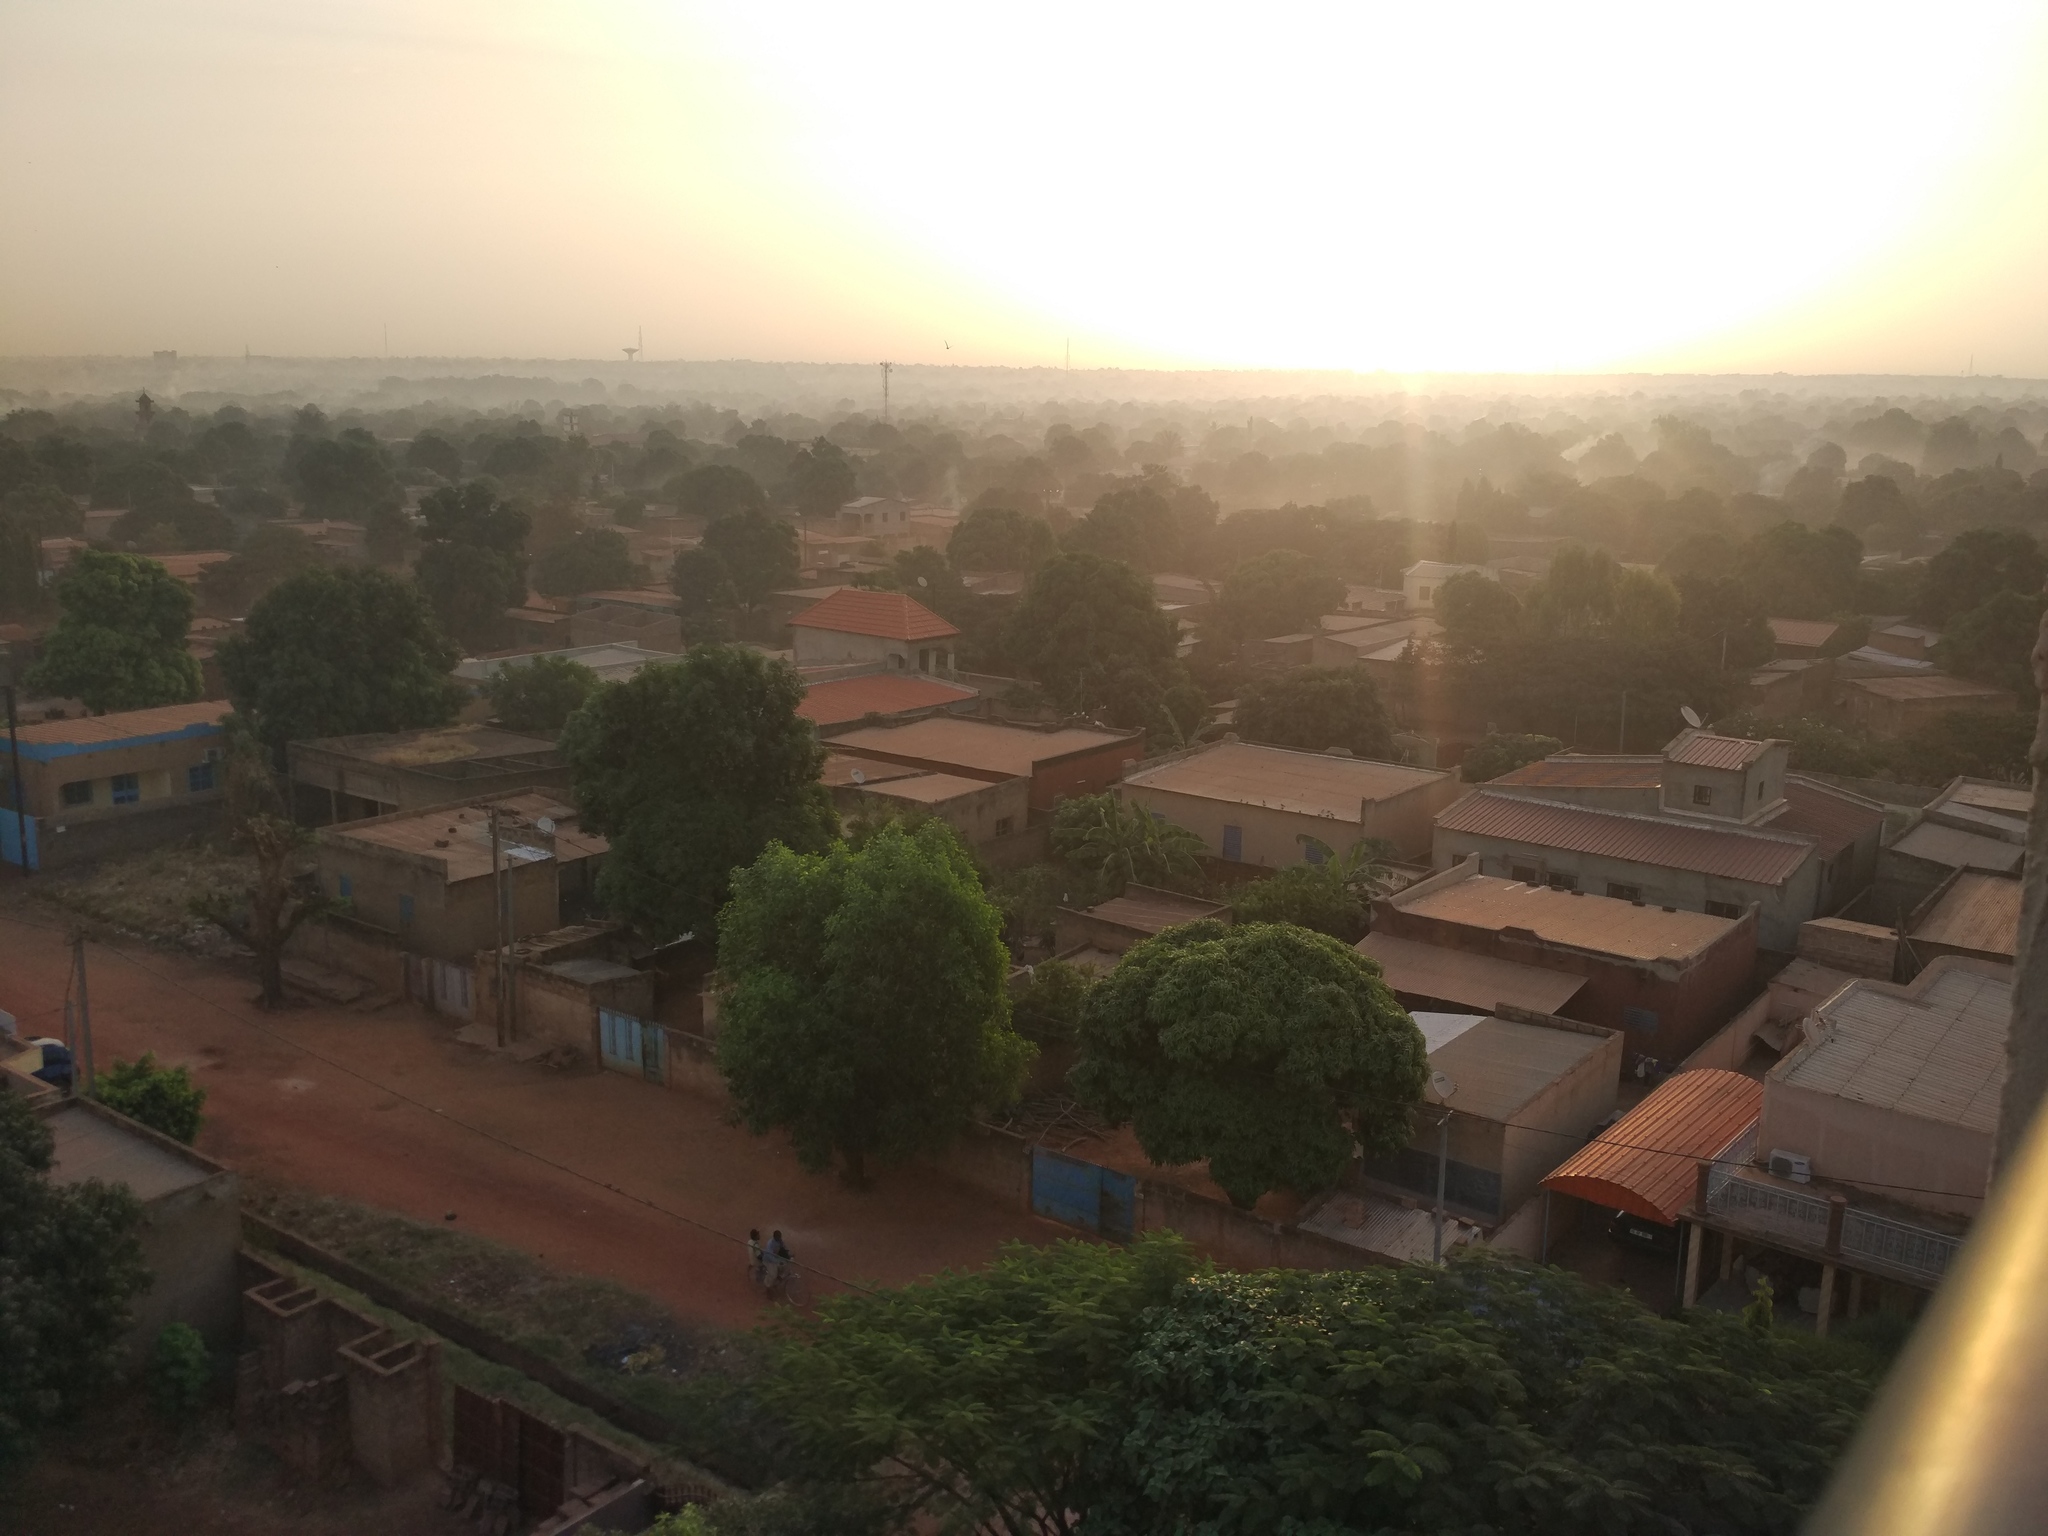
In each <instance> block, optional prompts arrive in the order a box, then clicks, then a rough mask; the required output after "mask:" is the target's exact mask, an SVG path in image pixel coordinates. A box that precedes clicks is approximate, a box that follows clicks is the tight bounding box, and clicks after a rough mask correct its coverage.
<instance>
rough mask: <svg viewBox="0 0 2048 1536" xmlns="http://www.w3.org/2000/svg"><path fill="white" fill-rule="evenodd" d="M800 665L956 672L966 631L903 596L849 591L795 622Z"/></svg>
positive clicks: (791, 629)
mask: <svg viewBox="0 0 2048 1536" xmlns="http://www.w3.org/2000/svg"><path fill="white" fill-rule="evenodd" d="M789 632H790V634H791V636H792V637H794V638H793V644H794V646H795V651H796V664H797V665H798V666H799V667H833V666H848V665H863V664H864V665H869V666H879V667H886V668H889V669H891V670H894V671H899V672H922V673H927V674H930V673H938V674H941V675H944V674H948V673H951V672H952V670H953V643H954V641H956V640H957V639H959V637H960V631H959V630H958V629H956V628H955V627H954V626H953V625H951V624H948V623H947V622H946V621H945V620H944V619H942V618H940V617H939V616H938V615H937V614H936V613H933V612H932V611H931V609H929V608H927V607H925V605H924V604H923V603H920V602H919V601H917V599H916V598H914V597H911V596H909V595H908V594H907V593H903V592H875V591H866V590H863V589H861V588H858V587H843V588H841V589H840V590H839V591H837V592H834V593H833V594H832V595H831V596H830V597H828V598H826V599H824V601H822V602H819V603H814V604H812V605H811V606H810V607H809V608H806V609H804V610H803V611H802V612H801V613H798V614H795V615H794V616H792V617H791V619H790V621H789Z"/></svg>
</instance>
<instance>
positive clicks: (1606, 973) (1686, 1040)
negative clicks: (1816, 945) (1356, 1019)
mask: <svg viewBox="0 0 2048 1536" xmlns="http://www.w3.org/2000/svg"><path fill="white" fill-rule="evenodd" d="M1389 940H1401V941H1408V942H1412V943H1416V944H1424V945H1428V946H1429V947H1430V948H1432V949H1435V950H1438V951H1440V952H1442V953H1443V954H1444V955H1445V956H1446V957H1447V958H1448V957H1457V958H1460V959H1462V958H1464V957H1467V956H1470V957H1473V958H1474V959H1480V958H1483V959H1485V960H1487V961H1490V962H1509V963H1512V964H1514V965H1517V966H1521V967H1526V968H1528V969H1531V970H1534V971H1538V972H1542V973H1548V974H1552V975H1561V976H1564V977H1569V978H1572V979H1573V980H1574V981H1576V982H1577V983H1579V984H1578V985H1576V986H1574V987H1572V988H1571V989H1570V990H1569V991H1568V992H1567V993H1566V994H1565V995H1564V996H1563V997H1562V998H1560V999H1559V1000H1558V1002H1557V1004H1556V1006H1554V1007H1553V1008H1550V1009H1548V1010H1545V1011H1547V1012H1553V1013H1558V1014H1562V1015H1564V1016H1566V1017H1569V1018H1574V1019H1580V1020H1583V1021H1585V1022H1587V1023H1591V1024H1598V1025H1601V1026H1602V1027H1604V1028H1607V1029H1612V1030H1614V1031H1616V1032H1617V1033H1619V1034H1621V1035H1623V1036H1625V1037H1626V1040H1627V1054H1628V1059H1629V1062H1630V1063H1631V1064H1633V1063H1635V1062H1636V1061H1638V1060H1640V1059H1642V1058H1645V1057H1647V1058H1649V1059H1651V1060H1653V1061H1658V1062H1662V1063H1665V1064H1667V1065H1676V1064H1677V1063H1678V1062H1680V1061H1683V1060H1684V1059H1685V1058H1686V1057H1687V1056H1689V1055H1691V1054H1692V1052H1693V1050H1694V1049H1695V1048H1696V1047H1697V1046H1698V1045H1699V1044H1700V1043H1701V1042H1702V1041H1703V1040H1705V1039H1706V1038H1707V1037H1708V1036H1710V1035H1712V1034H1713V1033H1714V1031H1715V1030H1717V1029H1719V1028H1720V1027H1721V1026H1722V1025H1723V1024H1725V1023H1727V1022H1728V1020H1729V1019H1730V1018H1732V1017H1733V1016H1734V1014H1735V1013H1736V1011H1737V1010H1738V1009H1740V1008H1741V1007H1742V1005H1743V1004H1744V1003H1746V1002H1748V1001H1749V999H1750V998H1751V997H1752V996H1753V995H1754V994H1755V992H1756V990H1757V988H1756V985H1755V981H1754V973H1755V969H1756V951H1757V924H1756V917H1755V914H1754V912H1753V911H1749V910H1745V911H1744V912H1743V913H1742V915H1741V916H1739V917H1734V918H1727V917H1710V916H1708V915H1706V914H1704V913H1700V912H1688V911H1679V910H1674V909H1666V908H1664V907H1661V906H1651V905H1645V904H1642V903H1640V902H1637V901H1633V900H1629V899H1624V898H1617V897H1611V896H1603V895H1589V894H1585V893H1581V892H1573V891H1567V890H1558V889H1555V888H1553V887H1549V886H1545V885H1541V884H1532V883H1528V882H1524V881H1519V880H1513V879H1500V878H1497V877H1494V876H1490V875H1484V874H1481V873H1480V872H1479V862H1478V860H1476V859H1466V860H1464V861H1463V862H1461V863H1459V864H1458V865H1456V866H1454V867H1453V868H1451V869H1449V870H1446V871H1444V872H1443V873H1441V874H1437V875H1433V876H1431V877H1430V878H1429V879H1427V880H1424V881H1422V882H1420V883H1419V884H1416V885H1412V886H1410V887H1409V888H1408V889H1406V890H1404V891H1399V892H1397V893H1395V894H1394V895H1392V896H1388V897H1384V898H1382V899H1381V900H1379V901H1378V902H1375V903H1374V906H1373V931H1372V934H1371V935H1370V936H1368V937H1367V938H1366V939H1365V940H1364V941H1363V942H1362V943H1361V944H1360V945H1359V950H1360V953H1362V954H1367V955H1376V953H1377V951H1376V949H1375V948H1374V947H1372V946H1383V945H1385V944H1386V943H1387V942H1388V941H1389ZM1390 953H1392V952H1390ZM1396 958H1399V956H1398V954H1396ZM1501 1000H1502V1001H1509V1000H1511V999H1507V998H1503V999H1501ZM1489 1006H1490V1005H1489Z"/></svg>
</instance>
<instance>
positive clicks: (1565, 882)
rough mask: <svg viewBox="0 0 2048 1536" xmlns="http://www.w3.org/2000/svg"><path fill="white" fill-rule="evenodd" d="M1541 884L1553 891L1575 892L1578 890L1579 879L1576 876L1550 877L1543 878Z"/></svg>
mask: <svg viewBox="0 0 2048 1536" xmlns="http://www.w3.org/2000/svg"><path fill="white" fill-rule="evenodd" d="M1543 883H1544V884H1545V885H1547V886H1549V887H1550V888H1551V889H1552V890H1553V891H1576V890H1577V889H1578V888H1579V877H1578V876H1577V875H1550V876H1548V877H1546V878H1545V880H1544V882H1543Z"/></svg>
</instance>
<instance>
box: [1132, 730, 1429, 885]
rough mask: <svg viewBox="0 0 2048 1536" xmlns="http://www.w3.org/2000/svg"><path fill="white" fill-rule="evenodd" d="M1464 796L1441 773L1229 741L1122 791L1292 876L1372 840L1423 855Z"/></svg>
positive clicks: (1246, 859)
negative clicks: (1294, 868) (1437, 821)
mask: <svg viewBox="0 0 2048 1536" xmlns="http://www.w3.org/2000/svg"><path fill="white" fill-rule="evenodd" d="M1458 790H1459V785H1458V781H1457V776H1456V775H1455V774H1452V773H1449V772H1446V771H1443V770H1441V769H1435V768H1410V767H1407V766H1405V765H1404V764H1401V763H1381V762H1375V761H1373V760H1372V759H1370V758H1363V757H1351V756H1349V755H1345V756H1337V755H1335V754H1333V753H1328V752H1297V751H1294V750H1292V749H1291V748H1287V747H1269V746H1262V745H1258V744H1256V743H1253V742H1248V741H1221V742H1217V743H1216V744H1214V745H1213V746H1207V747H1198V748H1196V749H1195V750H1193V751H1192V752H1185V753H1180V754H1177V755H1175V756H1172V757H1169V758H1166V759H1164V760H1163V761H1159V762H1155V763H1151V764H1148V765H1146V766H1144V767H1141V768H1139V769H1137V770H1136V771H1134V772H1132V773H1131V774H1130V775H1129V776H1128V777H1126V778H1125V780H1124V782H1123V784H1122V785H1121V786H1120V788H1119V791H1118V793H1119V794H1120V795H1121V796H1122V798H1123V799H1125V800H1126V801H1128V802H1130V803H1131V804H1134V805H1138V806H1141V807H1142V808H1143V809H1145V810H1146V811H1148V812H1150V813H1151V814H1153V815H1156V816H1161V817H1164V818H1165V819H1166V820H1167V821H1170V822H1173V823H1174V824H1175V825H1177V826H1182V827H1186V828H1188V829H1189V830H1190V831H1192V832H1194V833H1196V834H1197V835H1198V836H1200V837H1201V839H1202V841H1203V842H1204V843H1206V844H1207V845H1208V848H1209V852H1210V853H1211V854H1213V855H1214V856H1215V857H1217V858H1220V859H1227V860H1229V861H1231V862H1232V863H1237V864H1256V865H1262V866H1264V867H1266V868H1268V869H1284V868H1286V867H1287V866H1288V865H1290V864H1302V863H1315V862H1318V861H1319V860H1320V859H1321V858H1322V854H1321V852H1320V849H1321V848H1328V849H1329V850H1331V851H1332V852H1333V853H1336V854H1338V855H1342V854H1343V853H1344V852H1345V850H1347V849H1348V848H1350V846H1351V845H1352V844H1353V843H1355V842H1357V841H1359V839H1361V838H1368V837H1375V838H1384V839H1386V840H1387V841H1388V842H1390V843H1392V844H1393V845H1394V851H1395V853H1396V854H1397V855H1399V856H1400V857H1403V858H1414V857H1417V856H1418V855H1420V854H1421V853H1422V852H1423V851H1424V850H1425V849H1427V848H1428V847H1429V841H1430V819H1431V818H1432V817H1433V816H1435V815H1436V813H1437V812H1438V811H1440V810H1441V809H1443V807H1445V806H1446V805H1448V804H1450V803H1451V801H1452V800H1454V799H1455V798H1456V797H1457V794H1458Z"/></svg>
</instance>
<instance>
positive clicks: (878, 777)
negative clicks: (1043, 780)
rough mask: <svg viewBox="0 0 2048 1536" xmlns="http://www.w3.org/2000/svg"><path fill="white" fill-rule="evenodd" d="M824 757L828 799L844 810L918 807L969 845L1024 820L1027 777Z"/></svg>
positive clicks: (1021, 825)
mask: <svg viewBox="0 0 2048 1536" xmlns="http://www.w3.org/2000/svg"><path fill="white" fill-rule="evenodd" d="M828 762H829V763H830V764H832V765H834V771H833V772H832V773H830V774H828V775H827V781H828V787H830V789H831V790H832V800H833V803H834V804H836V805H837V806H838V807H839V809H840V811H841V812H842V813H843V814H845V815H848V816H858V815H861V814H863V813H867V814H873V813H875V812H877V811H880V812H884V813H888V814H895V815H906V814H910V813H912V812H917V813H922V814H923V815H927V816H931V817H934V818H936V819H937V820H939V821H943V822H944V823H945V824H946V825H947V826H949V827H951V828H952V829H953V830H954V831H955V832H957V833H959V834H960V838H961V841H963V842H965V843H966V844H967V845H968V846H969V847H982V846H985V845H987V844H989V843H994V842H998V841H1000V840H1002V839H1004V838H1007V837H1011V836H1014V835H1015V834H1017V833H1019V832H1022V831H1023V830H1024V829H1025V828H1026V826H1028V825H1029V823H1030V819H1031V780H1030V779H1029V778H1028V777H1024V776H1019V777H1017V778H1013V779H999V780H996V781H994V782H991V781H989V780H987V779H970V778H967V777H965V776H963V775H961V774H957V773H931V772H928V771H926V770H924V769H922V768H907V767H904V766H903V765H902V764H900V763H877V762H863V761H862V760H861V759H858V758H850V757H841V756H839V755H837V754H834V756H833V757H832V758H830V759H828Z"/></svg>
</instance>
